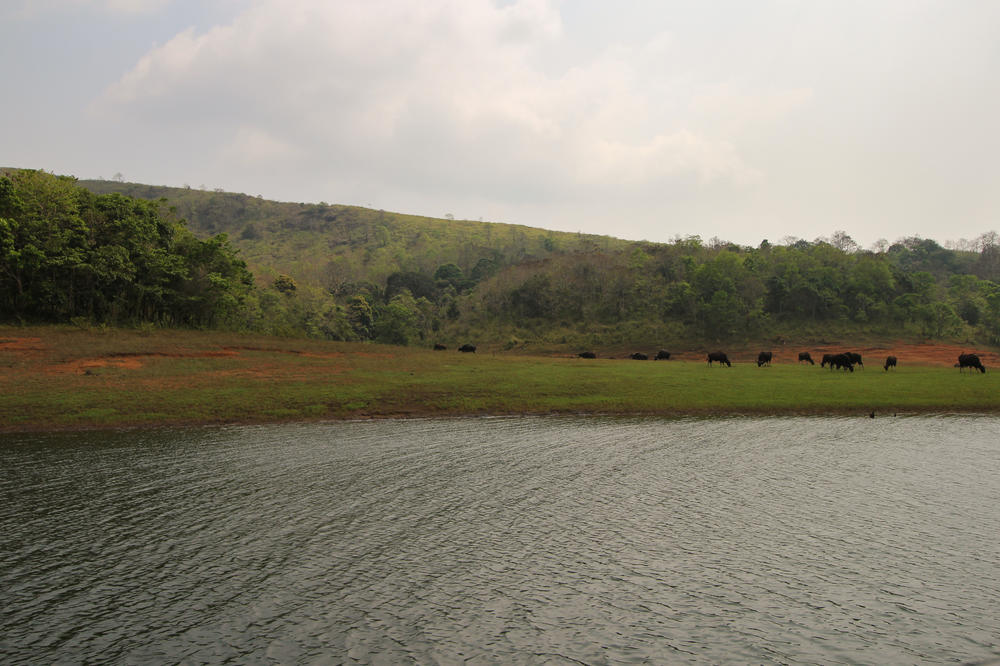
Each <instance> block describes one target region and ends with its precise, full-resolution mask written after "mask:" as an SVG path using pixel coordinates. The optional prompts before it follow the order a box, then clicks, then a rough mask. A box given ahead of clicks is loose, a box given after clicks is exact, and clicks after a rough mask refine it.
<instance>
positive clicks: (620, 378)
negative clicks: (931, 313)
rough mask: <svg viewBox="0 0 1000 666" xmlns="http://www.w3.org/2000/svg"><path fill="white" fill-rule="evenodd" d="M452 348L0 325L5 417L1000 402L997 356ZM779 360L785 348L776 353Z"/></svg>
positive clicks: (774, 410)
mask: <svg viewBox="0 0 1000 666" xmlns="http://www.w3.org/2000/svg"><path fill="white" fill-rule="evenodd" d="M694 358H698V357H696V356H695V355H694V354H692V355H691V357H690V360H680V361H674V360H671V361H657V362H653V361H647V362H641V361H632V360H628V359H600V358H598V359H597V360H584V359H579V358H574V357H571V356H570V355H569V354H566V355H561V356H560V355H547V356H524V355H513V354H506V353H491V352H488V351H487V352H486V353H483V352H482V350H481V351H480V353H477V354H460V353H458V352H456V351H454V350H448V351H444V352H434V351H431V350H425V349H417V348H412V347H392V346H383V345H374V344H347V343H330V342H319V341H310V340H296V339H285V338H271V337H261V336H245V335H235V334H227V333H219V332H195V331H147V332H141V331H130V330H90V331H85V330H79V329H74V328H69V327H65V328H59V327H45V328H0V430H2V431H7V432H13V431H29V430H57V429H71V428H94V427H121V426H158V425H179V424H192V423H227V422H268V421H287V420H317V419H351V418H377V417H408V416H457V415H469V414H546V413H602V414H609V413H610V414H656V415H665V416H682V415H711V414H776V415H777V414H797V413H806V414H858V415H865V414H868V413H870V412H871V411H873V410H874V411H875V413H876V414H877V415H878V414H892V413H912V412H998V411H1000V379H998V375H997V374H996V373H994V372H987V373H986V374H985V375H983V374H979V373H976V374H974V375H973V374H970V373H968V372H967V373H964V374H962V373H959V371H958V370H956V369H954V368H951V367H943V366H940V365H939V366H931V365H913V364H907V363H906V361H905V357H904V358H903V359H901V366H900V367H899V369H898V370H896V371H893V372H888V373H886V372H883V371H882V370H881V368H878V367H874V363H872V362H869V368H868V369H867V370H859V371H857V372H854V373H844V372H830V371H828V370H822V369H820V368H819V366H818V365H817V366H807V365H798V364H796V363H794V362H793V361H792V359H791V358H786V359H781V358H780V357H779V359H778V362H776V363H775V365H773V366H772V367H764V368H758V367H756V365H755V364H753V363H749V362H737V363H735V364H734V365H733V367H732V368H722V367H711V368H709V367H707V366H706V364H705V363H704V362H702V361H701V360H694ZM782 361H784V362H782Z"/></svg>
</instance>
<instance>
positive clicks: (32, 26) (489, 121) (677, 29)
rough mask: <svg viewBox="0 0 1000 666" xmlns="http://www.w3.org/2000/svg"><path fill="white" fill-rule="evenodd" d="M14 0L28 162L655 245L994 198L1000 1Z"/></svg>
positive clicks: (938, 227) (931, 212) (818, 227)
mask: <svg viewBox="0 0 1000 666" xmlns="http://www.w3.org/2000/svg"><path fill="white" fill-rule="evenodd" d="M0 5H2V6H0V18H6V19H10V17H11V16H13V14H12V12H18V15H17V16H16V17H15V18H13V19H10V20H0V36H2V37H3V39H0V57H3V58H4V59H5V60H6V61H8V62H15V61H16V62H21V61H22V58H23V57H24V54H25V53H29V52H30V53H31V67H30V68H27V67H24V68H13V69H12V70H11V71H10V72H9V76H10V78H11V86H10V87H11V88H14V89H16V90H17V93H18V94H17V98H16V100H17V103H15V104H8V105H2V106H0V145H3V146H4V152H5V155H6V156H7V157H6V158H5V159H7V160H10V161H11V162H12V163H13V164H14V165H15V166H18V165H23V166H34V167H42V168H47V169H52V170H56V171H59V172H63V173H74V174H76V175H80V176H83V177H86V176H96V175H99V174H104V175H107V174H110V173H115V172H116V171H121V172H123V173H125V174H126V177H127V178H132V179H136V180H142V181H145V182H154V183H161V184H175V185H176V184H181V183H184V182H191V183H206V184H208V185H209V186H210V187H225V188H227V189H233V190H236V191H245V192H249V193H260V194H263V195H264V196H267V197H272V198H277V199H286V200H297V201H317V200H321V199H322V200H326V201H331V202H339V203H357V204H362V205H373V206H376V207H380V208H386V209H391V210H399V211H403V212H412V213H424V214H433V215H442V214H444V213H445V212H451V213H454V214H456V215H457V216H459V217H471V218H477V217H479V216H483V217H484V218H486V219H491V220H497V221H509V222H518V223H524V224H531V225H534V226H541V227H548V228H557V229H569V230H578V229H579V230H583V231H592V232H597V233H611V234H616V235H624V236H626V237H630V238H650V239H653V240H665V239H668V238H670V237H672V236H674V235H675V234H681V235H687V234H701V235H703V236H704V237H706V238H708V237H711V236H720V237H724V238H729V239H732V240H736V241H739V242H748V243H754V244H756V243H757V242H759V241H760V239H761V238H765V237H767V238H770V239H771V240H774V239H779V238H782V237H784V236H787V235H794V236H798V237H801V238H807V239H811V238H815V237H817V236H820V235H829V234H830V233H832V232H833V231H834V230H837V229H843V230H845V231H847V232H848V233H849V234H850V235H851V236H853V237H854V238H855V239H856V240H858V241H859V242H861V243H862V244H865V245H867V244H870V243H871V242H873V241H874V240H875V239H877V238H879V237H886V238H890V239H895V238H898V237H899V236H902V235H914V234H919V235H922V236H925V237H935V238H941V239H946V238H948V237H962V236H964V237H974V236H977V235H978V234H979V233H981V232H982V231H984V230H987V229H989V228H994V227H996V226H997V224H998V217H1000V213H998V211H1000V189H998V188H997V187H996V183H997V182H998V181H1000V166H998V164H1000V163H998V162H997V160H995V158H994V156H995V155H996V154H997V153H998V152H1000V132H997V131H996V127H995V125H996V121H995V119H996V117H997V116H998V115H1000V85H998V84H997V82H996V81H997V77H996V71H997V70H998V68H1000V49H997V40H996V27H997V26H998V25H1000V4H998V3H994V2H989V1H988V0H969V1H968V2H962V3H958V4H955V3H950V2H945V1H944V0H885V1H884V2H878V3H858V2H847V3H844V2H834V1H833V0H817V1H816V2H809V3H789V2H787V0H761V1H760V2H753V3H747V2H740V1H736V0H719V1H718V2H711V3H706V2H694V1H681V2H671V3H649V2H645V1H644V0H621V2H617V3H608V2H604V1H603V0H573V2H566V1H565V0H423V1H421V2H413V1H412V0H366V1H361V0H336V1H333V0H280V1H279V0H201V1H199V0H169V1H168V0H163V1H161V2H155V1H153V2H139V1H138V0H132V1H129V0H32V1H31V2H26V1H22V0H12V2H10V3H0ZM24 11H28V12H30V13H31V15H30V16H27V15H22V14H23V12H24ZM112 19H113V20H112Z"/></svg>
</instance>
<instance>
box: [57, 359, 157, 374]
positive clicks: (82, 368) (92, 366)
mask: <svg viewBox="0 0 1000 666" xmlns="http://www.w3.org/2000/svg"><path fill="white" fill-rule="evenodd" d="M108 367H112V368H123V369H125V370H137V369H139V368H141V367H142V361H140V360H139V359H138V358H135V357H121V356H118V357H113V358H81V359H77V360H75V361H69V362H68V363H60V364H59V365H52V366H49V367H47V368H45V369H44V371H43V372H45V373H46V374H52V375H61V374H72V375H77V374H87V372H92V371H93V370H96V369H98V368H108Z"/></svg>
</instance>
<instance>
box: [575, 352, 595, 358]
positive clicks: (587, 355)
mask: <svg viewBox="0 0 1000 666" xmlns="http://www.w3.org/2000/svg"><path fill="white" fill-rule="evenodd" d="M577 356H579V357H580V358H597V354H595V353H594V352H580V353H579V354H577Z"/></svg>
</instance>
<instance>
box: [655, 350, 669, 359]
mask: <svg viewBox="0 0 1000 666" xmlns="http://www.w3.org/2000/svg"><path fill="white" fill-rule="evenodd" d="M653 360H654V361H669V360H670V352H668V351H666V350H665V349H661V350H660V351H658V352H656V358H655V359H653Z"/></svg>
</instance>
